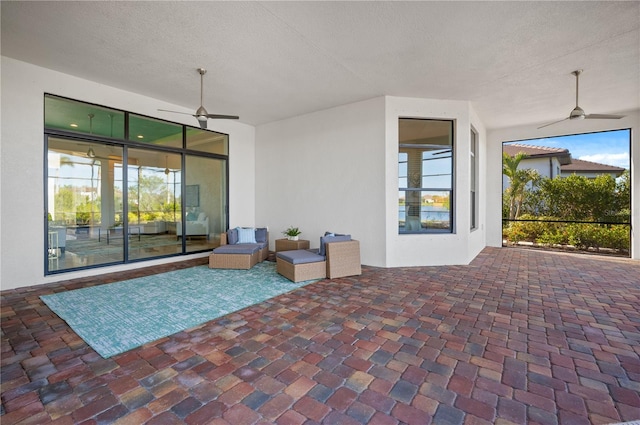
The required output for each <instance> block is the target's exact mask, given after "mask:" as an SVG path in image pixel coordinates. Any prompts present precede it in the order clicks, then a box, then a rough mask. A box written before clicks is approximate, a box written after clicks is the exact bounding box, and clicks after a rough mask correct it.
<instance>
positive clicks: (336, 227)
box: [256, 97, 397, 266]
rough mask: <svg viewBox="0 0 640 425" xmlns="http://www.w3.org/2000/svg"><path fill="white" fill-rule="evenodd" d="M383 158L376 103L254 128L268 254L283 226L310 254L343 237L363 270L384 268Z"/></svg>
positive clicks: (259, 206) (380, 112)
mask: <svg viewBox="0 0 640 425" xmlns="http://www.w3.org/2000/svg"><path fill="white" fill-rule="evenodd" d="M384 155H385V150H384V98H382V97H380V98H375V99H371V100H367V101H363V102H358V103H354V104H349V105H344V106H339V107H336V108H332V109H328V110H324V111H319V112H314V113H311V114H306V115H302V116H299V117H294V118H290V119H287V120H282V121H278V122H273V123H269V124H265V125H261V126H258V127H257V129H256V174H257V176H258V177H259V178H258V181H257V182H256V204H257V211H256V217H257V221H258V224H263V225H268V226H269V228H270V235H271V244H272V249H273V247H274V242H273V241H275V239H277V238H282V237H284V236H283V235H282V233H281V232H282V231H283V230H285V229H286V228H287V227H289V226H297V227H300V229H301V230H302V232H303V233H302V235H301V236H300V238H301V239H308V240H310V241H311V247H312V248H317V247H318V246H319V242H320V235H323V234H324V232H325V231H332V232H338V233H350V234H351V235H352V237H353V238H354V239H358V240H359V241H360V244H361V257H362V262H363V263H364V264H368V265H375V266H384V265H385V264H386V260H385V251H384V245H385V233H384V214H385V205H384V199H385V197H384V190H385V168H384V167H385V158H384ZM396 156H397V153H396Z"/></svg>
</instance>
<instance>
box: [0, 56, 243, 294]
mask: <svg viewBox="0 0 640 425" xmlns="http://www.w3.org/2000/svg"><path fill="white" fill-rule="evenodd" d="M1 61H2V62H1V75H2V86H1V90H2V133H1V134H2V140H1V145H0V165H1V167H0V183H1V186H0V199H1V204H0V216H1V217H2V218H1V221H0V258H1V261H2V262H1V264H0V266H1V267H0V285H1V287H2V289H9V288H15V287H22V286H31V285H37V284H41V283H46V282H52V281H57V280H61V279H71V278H75V277H82V276H91V275H96V274H102V273H107V272H113V271H118V270H126V269H131V268H136V267H141V264H140V263H137V264H129V265H120V266H112V267H102V268H97V269H92V270H85V271H78V272H72V273H65V274H64V275H55V276H48V277H45V276H44V261H45V259H44V249H43V244H44V237H43V234H44V221H43V220H44V211H45V208H44V195H43V190H44V176H43V166H44V157H45V154H44V143H43V133H44V124H43V123H44V117H43V105H44V93H52V94H57V95H60V96H65V97H69V98H73V99H77V100H81V101H86V102H91V103H96V104H100V105H105V106H108V107H113V108H118V109H124V110H127V111H131V112H135V113H139V114H144V115H148V116H155V117H158V118H163V119H168V120H172V121H175V122H182V123H185V124H193V122H192V121H190V120H189V119H190V117H188V116H184V117H183V116H181V115H179V114H169V113H164V112H158V111H157V109H158V108H162V109H172V110H178V111H185V112H188V111H186V110H185V109H184V108H182V107H179V106H176V105H171V104H168V103H166V102H162V101H159V100H156V99H152V98H149V97H145V96H141V95H138V94H135V93H130V92H126V91H123V90H119V89H116V88H113V87H109V86H105V85H102V84H97V83H94V82H91V81H88V80H83V79H80V78H76V77H72V76H69V75H66V74H62V73H59V72H55V71H51V70H48V69H45V68H41V67H37V66H33V65H30V64H27V63H24V62H20V61H16V60H14V59H10V58H7V57H2V58H1ZM211 127H212V128H213V129H215V130H216V131H220V132H222V133H227V134H229V138H230V149H229V151H230V152H229V154H230V164H229V172H230V182H229V184H230V200H229V202H230V221H231V222H232V223H234V222H243V223H248V224H253V222H254V220H255V215H254V214H255V196H254V191H255V161H254V158H255V152H254V146H255V131H254V128H253V127H252V126H248V125H245V124H241V123H238V122H231V121H226V122H223V121H219V122H216V123H215V125H213V124H212V125H211ZM202 255H206V254H194V256H202ZM185 258H192V256H187V257H184V256H183V257H176V258H174V259H172V260H167V259H163V260H154V261H150V262H146V263H144V266H149V265H153V264H157V263H166V262H167V261H179V260H184V259H185Z"/></svg>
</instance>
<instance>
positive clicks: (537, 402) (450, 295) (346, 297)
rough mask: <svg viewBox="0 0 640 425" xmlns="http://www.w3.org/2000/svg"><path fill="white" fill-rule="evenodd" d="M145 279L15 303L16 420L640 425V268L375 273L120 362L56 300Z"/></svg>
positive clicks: (512, 263)
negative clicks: (52, 303) (77, 327)
mask: <svg viewBox="0 0 640 425" xmlns="http://www.w3.org/2000/svg"><path fill="white" fill-rule="evenodd" d="M202 262H203V261H201V263H202ZM175 267H176V266H175V265H167V266H166V267H164V268H163V269H162V271H166V270H169V269H172V268H175ZM157 271H158V268H157V267H155V268H154V272H157ZM142 273H145V271H137V272H131V273H121V274H119V275H118V276H113V275H106V276H103V277H101V278H91V279H84V281H75V282H63V283H58V284H51V285H45V286H39V287H36V288H30V289H21V290H10V291H4V292H2V411H1V412H0V413H1V414H2V416H1V417H0V422H2V424H3V425H8V424H15V423H21V424H22V423H25V424H27V423H34V424H35V423H38V424H44V423H60V424H71V423H87V424H95V423H113V422H117V423H123V424H142V423H148V424H178V423H187V424H207V423H210V424H274V423H275V424H283V425H284V424H309V425H311V424H341V425H342V424H344V425H348V424H363V423H369V424H502V425H505V424H525V423H526V424H571V425H580V424H608V423H612V422H623V421H632V420H638V419H640V395H639V394H640V263H638V262H637V261H632V260H628V259H610V258H602V257H596V256H586V255H574V254H559V253H549V252H538V251H533V250H526V249H512V248H508V249H507V248H487V249H485V250H484V251H483V252H482V253H481V254H480V255H479V256H478V257H477V258H476V259H475V260H474V261H473V262H472V263H471V264H470V265H468V266H446V267H416V268H393V269H382V268H372V267H365V268H364V270H363V274H362V276H357V277H353V278H342V279H335V280H323V281H321V282H318V283H315V284H312V285H307V286H306V287H304V288H301V289H299V290H296V291H294V292H292V293H289V294H285V295H282V296H279V297H277V298H275V299H272V300H269V301H267V302H264V303H262V304H259V305H256V306H253V307H250V308H247V309H245V310H242V311H240V312H238V313H234V314H231V315H229V316H226V317H224V318H221V319H218V320H214V321H212V322H208V323H206V324H204V325H202V326H200V327H197V328H194V329H190V330H188V331H184V332H180V333H178V334H176V335H173V336H171V337H168V338H164V339H162V340H159V341H156V342H154V343H151V344H148V345H146V346H143V347H141V348H138V349H135V350H132V351H129V352H127V353H124V354H121V355H118V356H116V357H113V358H110V359H103V358H101V357H100V356H99V355H97V354H96V353H95V352H94V351H93V350H92V349H91V348H90V347H88V346H87V345H86V344H85V343H84V341H82V340H81V339H80V338H79V337H78V336H77V335H76V334H75V333H74V332H73V331H71V329H70V328H69V327H68V326H67V325H66V323H64V322H63V321H62V320H60V319H59V318H58V317H57V316H56V315H55V314H53V313H52V312H51V311H50V310H49V309H48V308H47V307H46V306H45V305H44V304H43V303H42V302H41V301H40V299H39V298H38V296H40V295H43V294H46V293H51V292H52V291H61V290H69V289H75V288H78V287H82V286H86V285H93V284H101V283H106V282H110V281H114V280H119V279H128V278H132V277H136V276H139V275H140V274H142ZM147 273H148V272H147Z"/></svg>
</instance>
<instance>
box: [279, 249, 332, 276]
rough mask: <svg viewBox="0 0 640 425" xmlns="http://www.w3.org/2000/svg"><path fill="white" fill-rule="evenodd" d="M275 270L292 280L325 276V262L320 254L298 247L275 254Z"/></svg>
mask: <svg viewBox="0 0 640 425" xmlns="http://www.w3.org/2000/svg"><path fill="white" fill-rule="evenodd" d="M276 270H277V271H278V273H280V274H281V275H282V276H284V277H286V278H287V279H289V280H291V281H293V282H303V281H305V280H312V279H323V278H325V277H327V262H326V260H325V258H324V257H323V256H322V255H318V254H316V253H313V252H311V251H307V250H304V249H298V250H295V251H283V252H278V253H277V254H276Z"/></svg>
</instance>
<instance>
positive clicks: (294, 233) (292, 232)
mask: <svg viewBox="0 0 640 425" xmlns="http://www.w3.org/2000/svg"><path fill="white" fill-rule="evenodd" d="M301 233H302V232H301V231H300V229H298V228H297V227H293V226H289V228H288V229H287V230H285V231H284V232H282V234H284V235H285V236H286V237H287V239H289V240H290V241H297V240H298V235H300V234H301Z"/></svg>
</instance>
